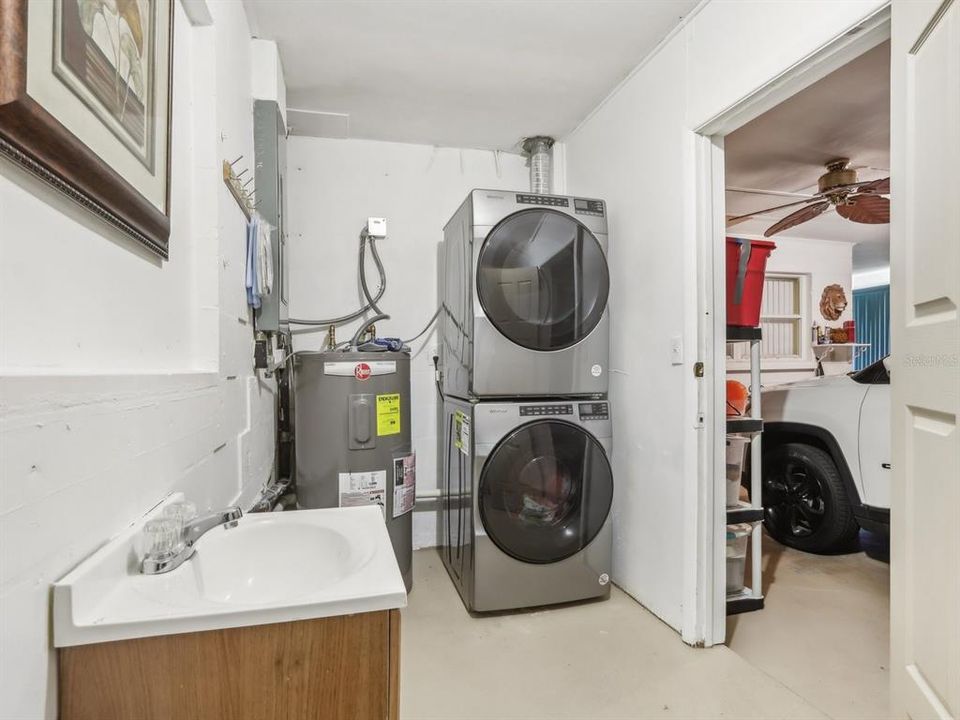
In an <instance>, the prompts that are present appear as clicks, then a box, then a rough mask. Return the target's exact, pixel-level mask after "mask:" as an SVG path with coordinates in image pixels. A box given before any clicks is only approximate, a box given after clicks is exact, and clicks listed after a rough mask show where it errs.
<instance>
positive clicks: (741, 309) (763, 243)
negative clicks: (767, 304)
mask: <svg viewBox="0 0 960 720" xmlns="http://www.w3.org/2000/svg"><path fill="white" fill-rule="evenodd" d="M776 248H777V245H776V243H773V242H770V241H769V240H741V239H740V238H727V325H739V326H741V327H758V326H759V325H760V303H761V301H762V300H763V276H764V273H765V272H766V269H767V258H768V257H770V253H772V252H773V251H774V250H775V249H776Z"/></svg>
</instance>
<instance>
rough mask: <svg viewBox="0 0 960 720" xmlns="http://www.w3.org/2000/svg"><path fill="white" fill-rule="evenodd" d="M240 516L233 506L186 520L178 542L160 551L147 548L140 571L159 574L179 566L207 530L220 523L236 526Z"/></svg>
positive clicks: (238, 510) (188, 557) (236, 508)
mask: <svg viewBox="0 0 960 720" xmlns="http://www.w3.org/2000/svg"><path fill="white" fill-rule="evenodd" d="M241 517H243V511H242V510H241V509H240V508H239V507H236V506H234V507H229V508H227V509H226V510H218V511H217V512H212V513H210V514H209V515H203V516H202V517H198V518H194V519H192V520H188V521H186V522H185V523H184V524H183V528H182V530H181V531H180V537H179V542H178V543H177V544H176V545H174V546H173V547H170V548H163V549H161V550H160V551H155V550H148V551H147V554H146V555H144V557H143V560H142V562H141V563H140V572H141V573H143V574H144V575H159V574H160V573H165V572H170V571H171V570H174V569H176V568H178V567H180V565H182V564H183V563H184V562H185V561H186V560H189V559H190V557H191V556H192V555H193V553H194V551H195V549H196V544H197V541H198V540H199V539H200V538H201V537H203V536H204V535H205V534H206V533H207V532H209V531H210V530H213V529H214V528H215V527H220V526H221V525H222V526H223V527H224V528H233V527H236V526H237V521H238V520H240V518H241Z"/></svg>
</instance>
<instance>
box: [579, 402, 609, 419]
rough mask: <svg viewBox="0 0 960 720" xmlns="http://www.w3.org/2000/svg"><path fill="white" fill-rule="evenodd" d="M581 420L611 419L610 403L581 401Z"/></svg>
mask: <svg viewBox="0 0 960 720" xmlns="http://www.w3.org/2000/svg"><path fill="white" fill-rule="evenodd" d="M579 410H580V419H581V420H609V419H610V405H609V404H608V403H605V402H589V403H580V407H579Z"/></svg>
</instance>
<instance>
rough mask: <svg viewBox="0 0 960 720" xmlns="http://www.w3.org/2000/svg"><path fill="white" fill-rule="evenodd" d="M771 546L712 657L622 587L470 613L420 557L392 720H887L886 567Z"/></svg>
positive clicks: (438, 568) (433, 563)
mask: <svg viewBox="0 0 960 720" xmlns="http://www.w3.org/2000/svg"><path fill="white" fill-rule="evenodd" d="M767 546H768V547H769V548H771V552H770V553H769V555H768V556H767V557H765V561H766V562H767V564H768V567H770V569H771V573H770V576H771V579H772V582H771V583H770V586H769V588H768V593H769V600H768V607H767V609H765V610H764V611H763V612H760V613H753V614H751V615H743V616H740V617H739V618H736V619H732V621H731V622H730V623H729V626H728V629H729V634H730V641H731V643H732V646H733V649H731V648H728V647H715V648H711V649H709V650H702V649H699V650H698V649H694V648H691V647H688V646H686V645H684V644H683V643H682V642H681V641H680V638H679V636H678V635H677V634H676V633H675V632H674V631H673V630H672V629H670V628H669V627H667V626H666V625H664V624H663V623H661V622H660V621H659V620H657V619H656V618H655V617H654V616H653V615H652V614H650V613H649V612H647V611H646V610H644V609H643V608H642V607H640V606H639V605H637V603H636V602H634V601H633V600H632V599H631V598H630V597H628V596H627V595H625V594H624V593H623V592H621V591H620V590H618V589H617V588H614V589H613V593H612V596H611V598H610V600H608V601H605V602H589V603H580V604H572V605H567V606H559V607H555V608H550V609H541V610H537V611H533V612H518V613H506V614H499V615H493V616H477V617H471V616H469V615H468V614H467V612H466V611H465V610H464V608H463V605H462V604H461V602H460V598H459V596H458V595H457V592H456V590H455V589H454V587H453V585H452V583H451V582H450V580H449V578H448V577H447V574H446V571H445V570H444V569H443V565H442V563H441V562H440V558H439V557H438V555H437V553H436V551H435V550H421V551H418V552H417V553H415V556H414V588H413V592H412V593H411V595H410V602H409V606H408V607H407V608H406V609H405V610H404V611H403V626H402V632H401V638H402V642H401V683H400V700H401V705H400V708H401V711H400V717H401V719H402V720H540V719H543V720H547V719H549V720H607V719H613V718H617V719H622V720H627V719H634V718H784V719H787V718H826V717H836V718H847V717H849V718H866V717H870V718H880V717H884V716H885V714H886V671H885V669H881V668H880V666H881V665H882V666H883V667H884V668H885V666H886V662H885V658H886V637H887V635H886V612H885V611H884V610H883V609H882V607H881V606H883V607H885V605H884V604H885V603H886V602H887V600H886V597H887V591H886V584H885V583H886V566H885V565H883V564H882V563H879V562H876V561H873V560H869V559H868V558H865V557H864V556H863V555H862V554H861V555H855V556H844V557H833V558H815V557H813V556H806V557H800V556H801V555H802V554H801V553H797V554H794V553H793V552H792V551H788V550H786V549H784V548H781V547H780V546H777V545H775V544H774V543H773V542H772V541H770V542H768V543H767ZM854 577H855V579H854V580H852V581H851V578H854ZM861 581H863V583H862V584H861ZM881 591H882V592H881ZM880 594H882V596H883V600H882V602H881V601H880V600H879V599H878V595H880ZM871 613H876V614H877V617H878V619H877V620H876V622H874V620H873V619H870V620H869V621H866V622H865V620H866V616H868V615H870V614H871ZM881 616H882V618H883V620H882V622H881V621H880V620H879V617H881ZM881 648H882V652H881Z"/></svg>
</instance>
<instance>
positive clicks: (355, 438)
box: [294, 352, 416, 590]
mask: <svg viewBox="0 0 960 720" xmlns="http://www.w3.org/2000/svg"><path fill="white" fill-rule="evenodd" d="M294 396H295V398H296V402H295V425H294V426H295V429H296V433H297V442H296V453H297V462H296V477H297V500H298V504H299V506H300V507H301V508H305V509H312V508H324V507H338V506H340V505H351V504H362V503H365V502H371V501H375V500H377V495H378V491H379V488H380V486H381V485H382V492H380V493H379V501H380V503H381V504H382V508H383V511H384V517H385V519H386V523H387V530H388V532H389V533H390V540H391V542H392V543H393V549H394V552H395V553H396V556H397V563H398V564H399V566H400V572H401V574H402V575H403V581H404V583H405V584H406V586H407V589H408V590H409V589H410V587H411V583H412V579H413V578H412V572H411V570H412V561H413V555H412V553H413V509H412V505H413V495H414V493H415V487H416V486H415V485H413V487H410V486H409V484H407V485H405V481H407V482H408V483H409V482H411V481H412V478H411V477H409V476H408V474H407V468H409V467H410V465H409V461H408V464H407V465H405V464H404V459H405V458H410V457H411V456H412V454H413V447H412V445H411V442H410V356H409V355H408V354H406V353H393V352H315V353H297V355H296V356H295V359H294ZM344 483H345V484H346V486H344V485H342V484H344ZM351 483H358V484H359V485H360V487H349V486H350V485H351ZM364 483H370V484H369V485H364ZM404 499H406V501H407V503H408V504H409V507H410V509H409V510H408V511H406V512H403V514H401V515H399V516H397V517H394V512H395V511H396V512H401V511H402V510H404V508H405V506H404V504H403V503H404Z"/></svg>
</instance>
